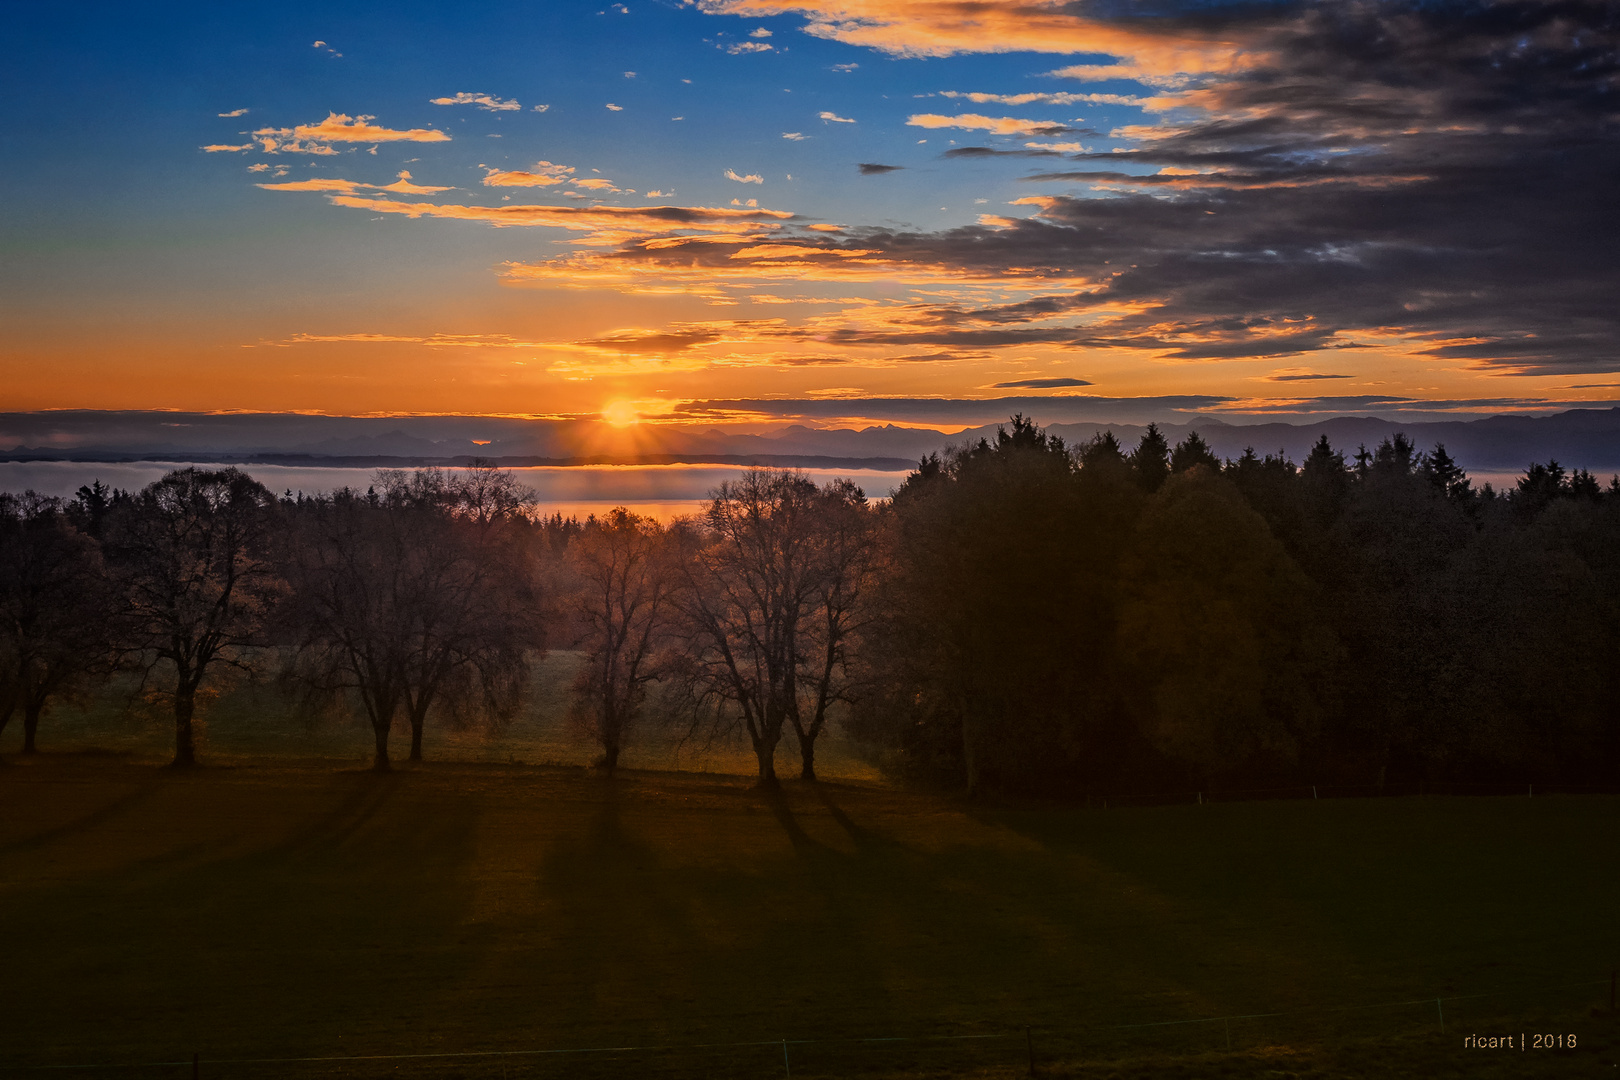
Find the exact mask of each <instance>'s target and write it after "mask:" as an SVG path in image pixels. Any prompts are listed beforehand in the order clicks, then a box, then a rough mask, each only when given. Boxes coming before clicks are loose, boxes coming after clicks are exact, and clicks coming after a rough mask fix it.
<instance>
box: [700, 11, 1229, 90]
mask: <svg viewBox="0 0 1620 1080" xmlns="http://www.w3.org/2000/svg"><path fill="white" fill-rule="evenodd" d="M697 6H698V7H699V9H700V10H702V11H705V12H707V13H709V14H711V15H737V16H741V17H743V18H748V19H757V18H763V17H766V16H770V15H786V14H798V15H802V16H803V17H804V18H805V19H806V20H807V21H808V24H809V25H807V26H806V27H805V30H806V31H807V32H808V33H810V34H813V35H815V36H816V37H821V38H829V39H832V40H834V41H842V42H846V43H848V44H851V45H860V46H864V47H866V48H870V49H877V50H879V51H881V52H886V53H891V54H894V55H898V56H951V55H955V54H958V53H1005V52H1039V53H1106V54H1109V55H1112V56H1119V57H1123V58H1127V59H1128V61H1129V62H1130V63H1131V64H1132V66H1133V67H1134V68H1135V69H1137V70H1139V71H1141V72H1143V73H1144V74H1147V75H1151V76H1155V77H1157V76H1174V75H1180V74H1184V73H1195V72H1210V71H1225V70H1229V69H1231V68H1232V67H1233V66H1234V65H1235V64H1236V63H1237V62H1238V59H1239V57H1238V49H1237V47H1236V46H1235V45H1234V44H1233V43H1231V42H1226V41H1220V40H1212V39H1210V38H1208V37H1203V36H1200V35H1199V34H1198V32H1197V31H1196V30H1194V29H1189V28H1186V27H1182V26H1171V25H1166V24H1163V23H1154V22H1153V21H1152V20H1147V21H1145V22H1146V23H1147V25H1144V22H1132V23H1129V24H1126V23H1123V22H1119V23H1114V22H1108V21H1103V20H1098V19H1089V18H1086V17H1085V16H1083V15H1079V14H1075V13H1074V11H1075V5H1074V4H1072V3H1070V2H1069V0H1002V2H999V3H964V2H962V0H698V3H697Z"/></svg>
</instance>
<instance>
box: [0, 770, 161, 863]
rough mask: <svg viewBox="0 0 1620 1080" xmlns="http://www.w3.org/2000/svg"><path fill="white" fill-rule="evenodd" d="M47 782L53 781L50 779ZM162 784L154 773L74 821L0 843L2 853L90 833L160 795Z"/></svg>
mask: <svg viewBox="0 0 1620 1080" xmlns="http://www.w3.org/2000/svg"><path fill="white" fill-rule="evenodd" d="M46 782H47V783H49V781H46ZM162 784H163V777H161V776H156V775H154V776H152V777H150V778H148V779H146V780H144V781H142V783H141V784H140V786H139V787H137V788H136V789H135V790H134V791H131V792H129V793H128V794H126V795H123V796H120V797H119V798H116V799H113V800H111V801H110V802H106V803H103V804H102V805H100V806H98V807H96V808H95V809H93V810H91V811H89V812H88V813H86V814H81V815H80V816H78V817H76V818H74V819H73V820H71V821H67V822H63V823H62V824H61V825H57V826H55V827H54V828H49V829H43V830H41V831H40V832H37V833H34V834H33V835H31V836H25V837H22V838H20V839H18V840H13V841H12V842H11V843H9V844H3V845H0V855H9V854H11V853H12V852H17V851H30V850H33V849H36V848H40V847H44V846H45V845H47V844H50V843H53V842H55V841H57V840H62V839H65V838H67V837H69V836H73V835H74V834H76V833H82V832H88V831H90V830H92V829H96V828H99V827H100V826H102V825H105V824H107V823H108V822H110V821H112V820H114V819H116V818H117V817H119V816H121V815H123V814H126V813H129V812H130V811H132V810H134V809H136V808H137V807H139V806H140V805H141V804H142V803H144V802H145V801H147V800H148V799H150V798H151V797H152V796H153V795H154V794H156V793H157V792H158V791H159V790H160V789H161V787H162Z"/></svg>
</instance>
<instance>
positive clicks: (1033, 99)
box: [939, 69, 1149, 105]
mask: <svg viewBox="0 0 1620 1080" xmlns="http://www.w3.org/2000/svg"><path fill="white" fill-rule="evenodd" d="M1110 70H1113V69H1110ZM1052 74H1053V75H1061V74H1062V72H1060V71H1054V72H1052ZM1124 77H1125V76H1121V78H1124ZM939 96H940V97H944V98H966V99H967V100H968V101H971V102H973V104H975V105H986V104H989V103H991V102H994V103H996V104H997V105H1142V104H1145V103H1146V102H1147V101H1148V100H1149V99H1147V98H1139V97H1131V96H1128V95H1126V94H981V93H963V92H961V91H959V90H941V91H940V92H939Z"/></svg>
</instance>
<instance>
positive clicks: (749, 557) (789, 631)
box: [681, 469, 871, 787]
mask: <svg viewBox="0 0 1620 1080" xmlns="http://www.w3.org/2000/svg"><path fill="white" fill-rule="evenodd" d="M866 512H867V511H866V509H865V497H864V496H863V495H862V494H861V492H860V489H859V488H856V487H854V485H852V484H845V483H842V482H838V483H834V484H831V485H829V486H828V487H827V488H825V489H818V488H817V487H816V485H815V484H814V483H813V482H812V481H811V480H810V479H809V478H808V477H806V476H804V475H803V474H801V473H794V472H778V471H773V470H768V469H761V470H755V471H752V472H750V473H748V474H747V475H746V476H745V477H744V478H743V479H741V480H739V481H735V482H728V483H725V484H722V485H721V486H720V488H719V489H718V490H717V491H716V493H715V496H714V498H713V499H712V501H711V502H710V504H709V509H708V513H707V515H706V518H705V521H704V523H703V524H704V530H703V533H702V535H701V536H700V538H699V541H698V542H697V543H696V544H695V545H694V550H693V551H692V553H691V555H690V556H689V557H688V558H687V559H686V560H685V565H686V567H687V575H686V576H687V582H686V588H684V589H683V590H682V593H681V607H682V610H683V613H684V615H685V618H686V621H687V625H688V627H689V631H688V632H689V634H690V636H691V639H692V642H693V648H692V656H691V662H692V663H693V665H694V671H695V674H696V676H697V680H698V682H699V684H700V686H701V687H702V689H703V690H704V691H705V692H706V693H707V694H708V695H710V696H711V697H713V698H716V699H718V700H720V701H722V702H724V703H726V704H727V705H728V706H729V707H730V709H731V710H733V712H734V714H735V717H736V719H737V720H738V721H739V722H740V724H741V726H742V727H743V729H744V730H745V731H746V732H747V733H748V738H749V741H750V743H751V745H752V746H753V749H754V754H755V756H756V758H757V759H758V762H759V782H760V784H761V786H765V787H771V786H774V785H775V784H776V783H777V778H776V761H775V754H776V747H777V744H778V743H780V742H781V739H782V734H783V727H784V725H786V726H789V727H791V729H792V730H793V732H794V734H795V735H797V736H798V739H799V748H800V757H801V761H802V772H801V775H802V776H803V778H805V779H808V780H813V779H815V741H816V738H817V737H818V736H819V735H820V734H821V732H822V730H823V729H824V727H825V724H826V720H827V710H828V707H829V706H830V705H831V704H832V703H833V702H834V701H835V700H838V699H839V698H840V697H842V696H843V692H844V688H843V686H842V685H841V678H842V675H843V673H844V671H845V668H846V660H847V657H848V650H849V647H850V644H851V639H852V635H853V633H854V632H855V630H856V629H857V628H858V624H859V621H860V618H861V616H860V615H859V611H860V601H861V600H862V599H863V598H864V595H865V592H866V591H867V590H866V586H865V583H866V580H867V578H868V577H869V575H870V572H871V569H870V556H869V554H867V553H866V552H865V551H864V550H863V548H864V547H865V546H866V545H867V544H868V542H869V540H868V536H867V533H866V526H865V523H864V518H862V517H861V515H864V514H865V513H866Z"/></svg>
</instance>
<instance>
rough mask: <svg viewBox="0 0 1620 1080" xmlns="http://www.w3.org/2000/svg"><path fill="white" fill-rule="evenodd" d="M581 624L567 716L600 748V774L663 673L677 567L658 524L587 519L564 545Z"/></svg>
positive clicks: (620, 517)
mask: <svg viewBox="0 0 1620 1080" xmlns="http://www.w3.org/2000/svg"><path fill="white" fill-rule="evenodd" d="M568 556H569V562H570V566H571V567H572V569H573V572H574V574H575V576H576V578H577V580H578V591H577V593H576V594H575V598H574V600H575V608H576V610H577V612H578V614H579V616H580V618H581V621H582V622H583V624H584V626H585V628H586V629H585V637H584V641H583V645H584V649H585V663H584V665H583V666H582V667H581V668H580V672H579V677H578V679H577V680H576V681H575V684H574V690H575V692H576V693H577V695H578V698H577V700H576V704H575V709H574V717H575V720H576V722H577V723H579V725H580V726H581V727H582V728H584V730H585V731H586V732H587V733H588V734H589V735H590V736H591V738H592V739H593V740H595V741H596V743H597V745H599V746H600V747H601V748H602V757H601V759H600V761H599V762H598V764H599V765H600V766H601V767H602V768H603V769H605V770H607V772H608V775H610V776H611V775H612V774H613V770H614V769H615V768H617V767H618V763H619V753H620V751H621V750H622V749H623V747H624V745H625V743H626V742H627V741H628V739H629V738H630V737H631V734H632V732H633V731H634V730H635V727H636V725H637V723H638V722H639V721H640V720H641V715H642V711H643V706H644V704H645V701H646V696H647V690H648V688H649V686H651V685H652V684H653V683H655V682H657V681H658V680H659V679H660V678H663V677H664V676H665V675H666V674H667V673H668V671H669V662H670V658H669V657H668V656H667V655H665V652H664V650H665V649H666V647H667V646H668V644H669V642H668V640H667V638H668V636H669V634H670V631H671V629H672V627H671V623H672V619H673V617H674V615H675V614H676V612H675V609H674V604H673V596H672V594H673V592H674V590H675V587H676V583H677V580H678V575H679V570H678V567H677V565H676V562H675V551H674V545H673V543H672V542H671V540H670V538H669V537H668V536H667V535H666V533H665V530H664V529H663V528H662V527H661V526H660V525H659V524H658V522H656V521H654V520H652V519H651V518H646V517H642V516H640V515H638V514H632V513H630V512H629V511H627V510H625V509H624V508H623V507H618V508H616V509H614V510H612V511H610V512H609V513H608V514H607V515H606V516H605V517H603V518H602V519H601V520H599V521H598V520H595V519H593V520H592V521H591V522H589V523H587V524H586V526H585V527H584V528H583V529H582V530H581V531H580V533H579V535H578V537H577V538H576V539H575V540H574V541H573V542H572V543H571V544H570V545H569V547H568Z"/></svg>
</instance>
